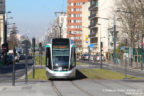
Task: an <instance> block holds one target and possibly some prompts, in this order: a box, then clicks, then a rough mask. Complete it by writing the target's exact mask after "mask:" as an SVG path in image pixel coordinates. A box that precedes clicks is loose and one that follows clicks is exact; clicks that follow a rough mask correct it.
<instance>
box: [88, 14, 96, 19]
mask: <svg viewBox="0 0 144 96" xmlns="http://www.w3.org/2000/svg"><path fill="white" fill-rule="evenodd" d="M97 17H98V14H97V13H95V14H91V15H90V16H89V19H90V20H91V19H94V18H97Z"/></svg>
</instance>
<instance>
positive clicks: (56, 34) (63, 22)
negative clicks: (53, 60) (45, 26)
mask: <svg viewBox="0 0 144 96" xmlns="http://www.w3.org/2000/svg"><path fill="white" fill-rule="evenodd" d="M60 35H61V36H60ZM52 36H53V38H60V37H61V38H67V14H66V13H62V14H61V15H60V16H59V17H57V18H56V19H55V21H54V24H53V26H52Z"/></svg>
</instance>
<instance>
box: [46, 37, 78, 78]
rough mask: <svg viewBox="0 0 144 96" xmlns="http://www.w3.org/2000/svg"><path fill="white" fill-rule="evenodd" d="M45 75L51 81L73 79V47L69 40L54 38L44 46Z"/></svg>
mask: <svg viewBox="0 0 144 96" xmlns="http://www.w3.org/2000/svg"><path fill="white" fill-rule="evenodd" d="M46 74H47V76H48V77H49V78H51V79H54V78H74V77H75V74H76V54H75V45H74V43H73V42H72V41H71V40H70V39H64V38H55V39H52V40H51V42H50V43H49V44H47V45H46Z"/></svg>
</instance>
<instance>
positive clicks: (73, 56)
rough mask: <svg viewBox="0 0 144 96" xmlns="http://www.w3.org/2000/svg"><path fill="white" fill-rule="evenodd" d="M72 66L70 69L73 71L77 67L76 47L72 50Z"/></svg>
mask: <svg viewBox="0 0 144 96" xmlns="http://www.w3.org/2000/svg"><path fill="white" fill-rule="evenodd" d="M70 64H71V66H70V69H72V68H74V67H75V66H76V54H75V48H74V47H73V48H72V51H71V63H70Z"/></svg>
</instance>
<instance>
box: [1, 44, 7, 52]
mask: <svg viewBox="0 0 144 96" xmlns="http://www.w3.org/2000/svg"><path fill="white" fill-rule="evenodd" d="M7 50H8V45H7V44H2V51H3V52H7Z"/></svg>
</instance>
